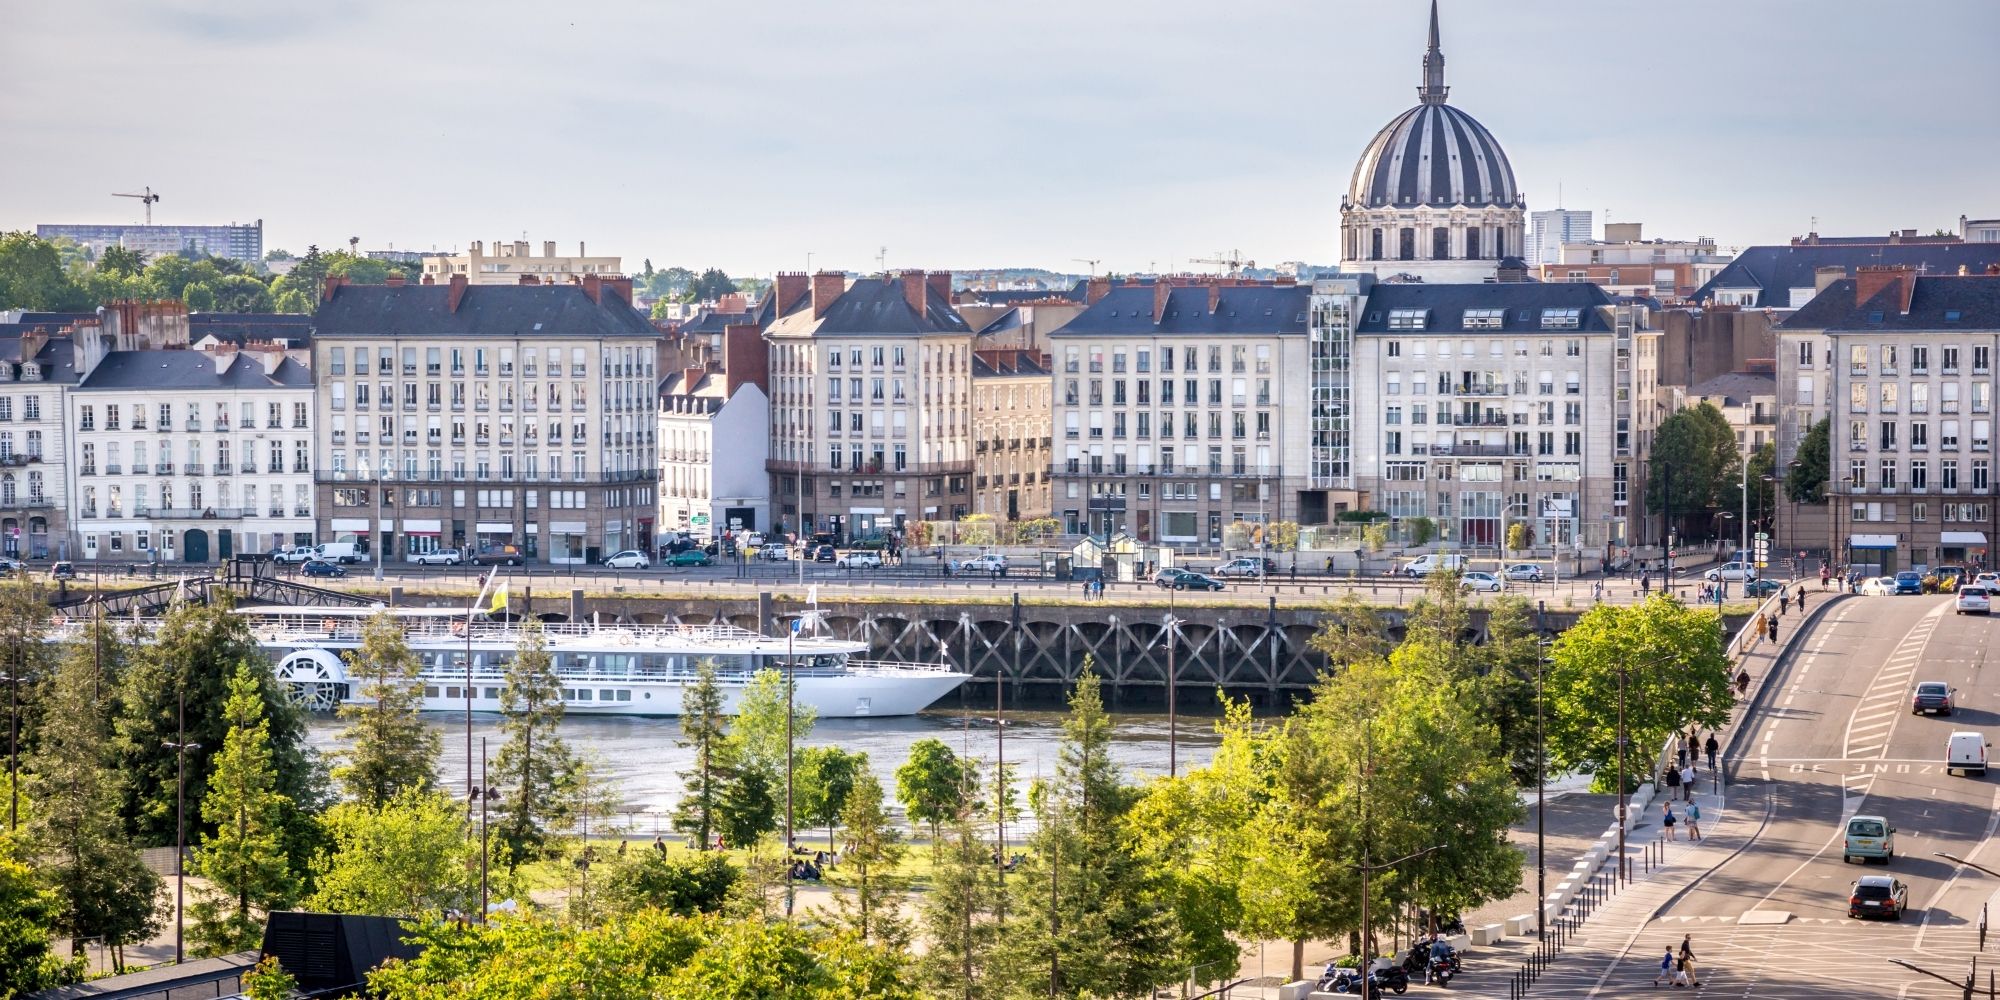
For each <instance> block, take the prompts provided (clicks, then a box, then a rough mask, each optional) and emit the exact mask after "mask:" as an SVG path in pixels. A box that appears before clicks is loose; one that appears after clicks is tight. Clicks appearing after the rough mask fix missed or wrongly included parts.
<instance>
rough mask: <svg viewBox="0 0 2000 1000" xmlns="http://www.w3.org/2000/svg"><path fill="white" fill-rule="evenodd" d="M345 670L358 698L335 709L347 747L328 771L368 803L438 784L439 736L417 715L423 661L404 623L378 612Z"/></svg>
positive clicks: (364, 628) (348, 655) (352, 794)
mask: <svg viewBox="0 0 2000 1000" xmlns="http://www.w3.org/2000/svg"><path fill="white" fill-rule="evenodd" d="M345 658H346V660H347V673H348V676H350V677H352V678H354V679H355V680H356V681H358V682H359V686H358V692H357V693H359V694H360V696H361V697H360V698H359V699H357V700H352V701H347V702H343V703H342V704H341V706H340V708H339V709H338V712H339V715H340V719H341V721H342V722H345V723H346V724H347V725H346V727H345V728H344V729H343V730H342V732H341V734H340V735H341V740H342V742H344V743H346V744H347V749H346V750H345V751H342V753H341V757H342V763H341V764H340V766H338V767H335V768H334V770H333V777H334V780H336V781H338V782H340V784H341V787H342V788H343V789H344V790H346V792H347V794H348V796H349V797H351V798H354V799H356V800H358V801H361V802H364V803H366V804H368V805H371V806H379V805H381V804H382V803H384V802H387V801H389V800H390V799H392V798H395V797H396V795H397V793H399V792H401V791H402V790H404V789H406V788H415V789H418V790H420V791H428V790H430V789H432V788H434V787H436V784H437V766H438V756H439V754H440V753H441V752H442V749H443V746H442V737H441V736H440V735H439V734H438V731H437V730H435V729H432V728H431V727H430V726H427V725H425V724H424V721H423V719H422V718H421V717H420V716H419V715H418V714H417V713H418V711H419V710H420V709H422V707H423V684H422V683H421V681H420V674H421V672H422V670H423V662H422V661H420V660H419V659H417V655H416V654H415V653H413V652H411V651H410V644H409V642H408V641H407V640H406V639H405V638H404V636H403V629H402V626H400V625H398V624H397V623H396V619H395V618H394V617H393V616H392V615H390V614H389V612H388V611H386V610H385V611H383V612H381V613H379V614H377V615H375V616H374V617H372V618H370V619H368V621H367V623H366V624H365V625H363V626H362V628H361V644H360V645H359V646H357V647H356V648H355V649H353V650H351V651H349V652H348V653H346V654H345Z"/></svg>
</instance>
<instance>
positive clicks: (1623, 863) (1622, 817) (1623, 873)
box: [1537, 665, 1632, 907]
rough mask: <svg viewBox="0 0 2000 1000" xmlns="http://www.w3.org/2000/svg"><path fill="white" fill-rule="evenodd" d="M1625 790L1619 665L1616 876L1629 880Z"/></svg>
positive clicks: (1622, 683) (1620, 671) (1544, 902)
mask: <svg viewBox="0 0 2000 1000" xmlns="http://www.w3.org/2000/svg"><path fill="white" fill-rule="evenodd" d="M1625 792H1626V789H1625V667H1624V666H1623V665H1620V666H1619V668H1618V877H1619V879H1620V880H1622V881H1625V882H1630V881H1631V880H1632V862H1631V859H1629V858H1627V857H1626V856H1625V828H1626V827H1627V826H1629V825H1630V824H1629V823H1628V822H1627V821H1626V819H1627V814H1626V801H1625ZM1537 905H1539V906H1544V907H1545V906H1547V905H1548V897H1547V896H1546V895H1545V896H1543V897H1542V898H1541V899H1540V900H1538V901H1537Z"/></svg>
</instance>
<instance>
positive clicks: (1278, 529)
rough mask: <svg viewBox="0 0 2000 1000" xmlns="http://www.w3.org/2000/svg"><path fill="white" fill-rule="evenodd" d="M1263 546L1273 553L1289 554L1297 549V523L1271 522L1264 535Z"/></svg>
mask: <svg viewBox="0 0 2000 1000" xmlns="http://www.w3.org/2000/svg"><path fill="white" fill-rule="evenodd" d="M1264 544H1266V545H1268V546H1269V547H1270V549H1271V551H1273V552H1291V551H1293V550H1295V549H1297V548H1298V547H1299V522H1297V521H1273V522H1271V527H1270V530H1268V531H1266V532H1265V533H1264Z"/></svg>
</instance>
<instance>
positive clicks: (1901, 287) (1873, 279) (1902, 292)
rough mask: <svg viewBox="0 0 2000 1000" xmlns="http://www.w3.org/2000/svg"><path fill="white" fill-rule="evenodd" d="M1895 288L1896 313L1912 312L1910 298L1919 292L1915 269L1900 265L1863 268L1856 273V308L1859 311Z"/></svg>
mask: <svg viewBox="0 0 2000 1000" xmlns="http://www.w3.org/2000/svg"><path fill="white" fill-rule="evenodd" d="M1891 287H1893V288H1895V290H1896V311H1897V312H1901V313H1908V312H1909V311H1910V297H1911V296H1912V295H1915V294H1916V291H1917V272H1916V269H1915V268H1911V267H1903V266H1899V265H1885V266H1881V267H1861V268H1856V269H1855V272H1854V307H1855V308H1857V309H1859V308H1860V307H1861V306H1863V305H1865V304H1866V303H1867V302H1868V300H1870V299H1872V298H1874V297H1875V296H1877V295H1880V294H1881V293H1882V291H1883V290H1884V289H1887V288H1891Z"/></svg>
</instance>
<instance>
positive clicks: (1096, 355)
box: [1063, 344, 1271, 375]
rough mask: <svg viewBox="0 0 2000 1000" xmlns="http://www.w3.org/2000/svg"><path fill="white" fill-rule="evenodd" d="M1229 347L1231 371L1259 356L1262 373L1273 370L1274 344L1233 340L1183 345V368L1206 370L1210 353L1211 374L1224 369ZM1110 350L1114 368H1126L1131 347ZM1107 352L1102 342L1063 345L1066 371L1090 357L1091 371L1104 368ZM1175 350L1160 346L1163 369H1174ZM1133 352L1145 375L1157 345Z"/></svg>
mask: <svg viewBox="0 0 2000 1000" xmlns="http://www.w3.org/2000/svg"><path fill="white" fill-rule="evenodd" d="M1225 350H1226V352H1227V355H1228V362H1229V371H1231V372H1234V373H1237V374H1242V373H1244V372H1247V371H1249V366H1250V364H1251V362H1252V359H1253V358H1254V359H1255V363H1256V366H1257V373H1258V374H1260V375H1262V374H1269V373H1270V371H1271V345H1269V344H1255V345H1251V344H1230V345H1228V347H1227V348H1224V347H1223V346H1222V345H1219V344H1209V345H1207V346H1206V347H1203V346H1199V345H1187V346H1184V347H1181V348H1179V351H1178V354H1179V357H1180V370H1181V371H1184V372H1189V373H1193V372H1198V371H1202V370H1204V368H1203V365H1202V359H1203V358H1204V357H1206V358H1207V360H1208V363H1207V367H1206V369H1205V370H1207V371H1208V372H1210V373H1211V374H1219V373H1221V372H1222V371H1223V367H1222V366H1223V357H1224V353H1225ZM1108 353H1109V356H1110V361H1111V368H1110V370H1111V371H1112V372H1113V373H1118V372H1123V371H1125V362H1126V357H1127V349H1126V348H1123V347H1112V348H1109V349H1108ZM1106 354H1107V349H1106V348H1104V347H1102V346H1098V345H1091V346H1088V347H1083V346H1077V347H1065V348H1063V373H1064V374H1069V375H1074V374H1076V373H1077V372H1078V371H1079V370H1081V366H1082V365H1084V364H1085V363H1086V359H1087V363H1088V365H1089V370H1090V371H1092V372H1101V371H1104V370H1105V367H1104V363H1105V357H1106ZM1175 354H1176V349H1175V348H1172V347H1162V348H1159V358H1160V371H1162V372H1171V371H1173V370H1174V358H1175ZM1130 356H1131V358H1132V359H1133V362H1134V367H1133V369H1132V370H1133V371H1136V372H1138V373H1140V374H1142V375H1143V374H1145V373H1147V372H1150V371H1152V370H1153V348H1150V347H1138V348H1132V349H1131V354H1130Z"/></svg>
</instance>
